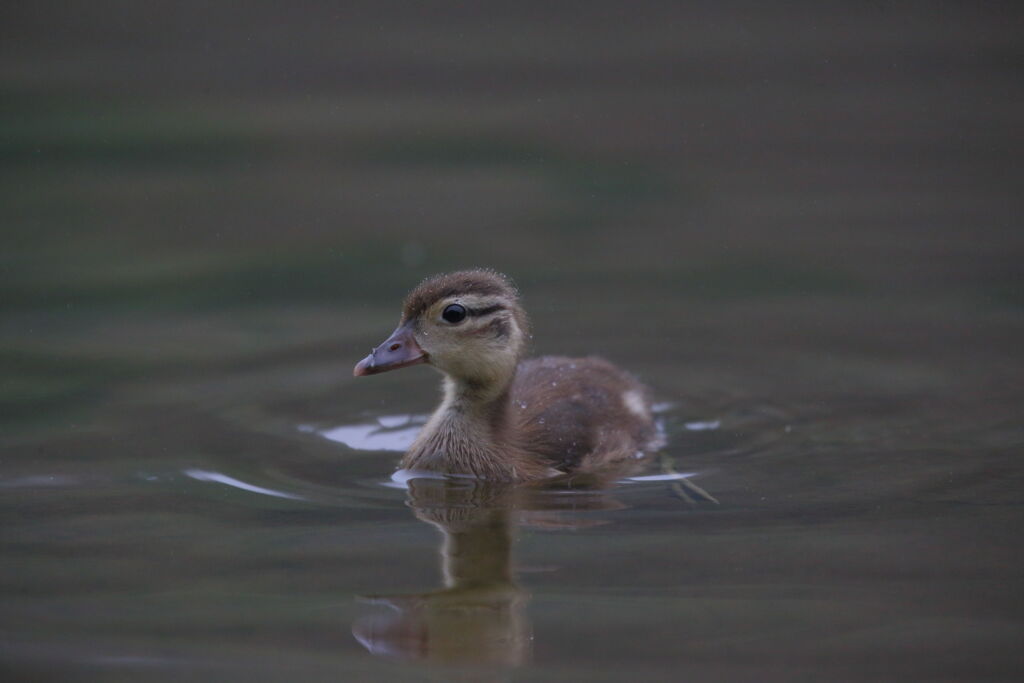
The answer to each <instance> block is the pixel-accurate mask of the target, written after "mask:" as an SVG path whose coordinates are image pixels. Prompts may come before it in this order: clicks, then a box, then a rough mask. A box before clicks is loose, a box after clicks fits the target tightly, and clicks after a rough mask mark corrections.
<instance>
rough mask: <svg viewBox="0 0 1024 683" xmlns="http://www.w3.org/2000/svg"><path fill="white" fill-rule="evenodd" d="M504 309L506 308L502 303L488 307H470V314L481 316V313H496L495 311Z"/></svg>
mask: <svg viewBox="0 0 1024 683" xmlns="http://www.w3.org/2000/svg"><path fill="white" fill-rule="evenodd" d="M503 310H505V307H504V306H502V305H501V304H494V305H493V306H488V307H487V308H478V309H470V310H469V314H470V315H472V316H476V317H479V316H481V315H488V314H490V313H494V312H495V311H503Z"/></svg>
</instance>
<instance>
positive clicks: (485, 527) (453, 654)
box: [352, 479, 531, 666]
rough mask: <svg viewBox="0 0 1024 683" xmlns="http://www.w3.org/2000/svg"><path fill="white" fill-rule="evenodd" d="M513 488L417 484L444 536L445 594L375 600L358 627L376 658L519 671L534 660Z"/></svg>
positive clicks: (424, 507)
mask: <svg viewBox="0 0 1024 683" xmlns="http://www.w3.org/2000/svg"><path fill="white" fill-rule="evenodd" d="M509 492H510V489H508V488H504V487H495V486H493V485H486V484H481V483H479V482H474V481H472V480H464V481H452V480H445V479H414V480H411V481H410V482H409V498H410V503H411V505H412V507H413V510H414V511H415V513H416V516H417V517H418V518H419V519H421V520H423V521H425V522H428V523H430V524H432V525H434V526H436V527H437V528H438V529H440V530H441V533H442V534H443V535H444V541H443V543H442V545H441V559H442V568H443V573H444V588H442V589H439V590H436V591H432V592H429V593H420V594H411V595H389V596H374V597H369V598H367V599H366V600H367V602H369V603H370V604H373V605H375V606H378V607H380V608H381V609H380V610H379V611H377V612H375V613H374V614H371V615H367V616H365V617H363V618H361V619H359V620H358V621H356V623H355V624H354V625H353V627H352V633H353V635H354V636H355V637H356V639H357V640H359V642H360V643H362V644H363V645H364V646H365V647H366V648H367V649H368V650H369V651H370V652H372V653H373V654H377V655H385V656H392V657H403V658H416V659H424V660H428V661H433V662H437V663H465V664H495V665H509V666H513V665H517V664H520V663H522V662H524V661H526V660H527V659H528V658H529V651H530V640H531V634H530V628H529V623H528V622H527V619H526V616H525V605H526V602H527V596H526V593H524V592H523V591H522V590H521V589H520V588H519V587H518V586H517V585H516V584H515V581H514V580H513V577H512V568H511V546H512V541H511V524H510V521H509V515H510V505H509V501H508V500H507V498H508V496H509V495H510V494H509Z"/></svg>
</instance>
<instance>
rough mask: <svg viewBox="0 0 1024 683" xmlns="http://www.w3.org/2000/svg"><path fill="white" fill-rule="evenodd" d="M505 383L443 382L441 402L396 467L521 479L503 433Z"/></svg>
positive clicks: (506, 421) (513, 452)
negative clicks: (496, 385)
mask: <svg viewBox="0 0 1024 683" xmlns="http://www.w3.org/2000/svg"><path fill="white" fill-rule="evenodd" d="M510 384H511V378H509V380H508V381H506V382H503V383H502V385H501V386H498V387H494V386H481V385H477V384H475V383H473V382H467V381H465V380H459V379H455V378H452V377H448V376H446V377H445V381H444V399H443V400H442V401H441V405H440V406H438V408H437V410H436V411H434V414H433V415H432V416H431V418H430V420H429V421H428V422H427V425H426V426H425V427H424V428H423V431H422V432H420V435H419V436H418V437H417V438H416V441H415V442H414V443H413V445H412V446H411V447H410V448H409V451H408V452H407V453H406V455H405V458H403V460H402V467H404V468H407V469H419V470H434V471H443V472H449V473H456V474H471V475H474V476H478V477H481V478H485V479H498V480H514V479H521V478H524V477H523V473H522V472H520V470H522V469H523V468H524V467H525V466H526V465H525V464H524V463H523V462H522V455H521V454H520V453H519V452H518V449H516V448H515V447H514V445H513V444H512V443H511V435H510V434H509V429H508V427H509V423H510V419H509V415H510V408H509V405H510V400H509V387H510Z"/></svg>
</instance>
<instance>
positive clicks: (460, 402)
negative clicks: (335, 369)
mask: <svg viewBox="0 0 1024 683" xmlns="http://www.w3.org/2000/svg"><path fill="white" fill-rule="evenodd" d="M529 338H530V333H529V323H528V319H527V316H526V313H525V311H524V310H523V308H522V306H521V305H520V303H519V293H518V291H517V290H516V288H515V286H514V285H513V284H512V281H511V280H509V278H508V277H506V276H505V275H502V274H501V273H497V272H494V271H490V270H465V271H460V272H455V273H448V274H443V275H436V276H434V277H430V278H428V279H426V280H424V281H423V282H422V283H421V284H420V285H419V286H417V287H416V288H415V289H413V290H412V291H411V292H410V293H409V295H408V296H407V297H406V299H405V302H404V305H403V308H402V317H401V320H400V322H399V325H398V328H397V329H396V330H395V331H394V332H393V333H392V334H391V336H390V337H388V338H387V339H386V340H385V341H384V342H383V343H382V344H381V345H380V346H378V347H376V348H375V349H373V352H372V353H371V354H370V355H369V356H367V357H366V358H364V359H363V360H361V361H359V363H358V364H357V365H356V366H355V368H354V370H353V374H354V375H355V376H357V377H361V376H364V375H373V374H376V373H380V372H387V371H389V370H397V369H398V368H404V367H409V366H412V365H417V364H421V363H426V364H428V365H431V366H433V367H434V368H436V369H437V370H439V371H440V372H441V373H442V374H443V375H444V381H443V388H444V394H443V399H442V401H441V404H440V405H439V406H438V408H437V409H436V411H435V412H434V413H433V415H432V416H431V417H430V419H429V420H428V421H427V424H426V426H425V427H424V428H423V430H422V431H421V432H420V434H419V435H418V436H417V438H416V440H415V441H414V442H413V444H412V445H411V446H410V447H409V450H408V451H407V452H406V454H405V456H404V457H403V458H402V461H401V467H402V468H405V469H409V470H428V471H436V472H444V473H450V474H466V475H471V476H474V477H477V478H481V479H486V480H493V481H506V482H531V481H539V480H544V479H549V478H553V477H559V476H566V475H568V476H578V475H592V476H595V477H601V476H602V473H609V472H613V473H614V475H612V476H621V473H624V472H626V471H629V470H630V469H632V468H634V467H635V464H636V463H637V462H638V461H639V460H640V459H642V458H643V454H644V452H645V451H647V450H649V449H654V448H657V447H659V446H660V445H661V444H660V437H659V433H658V430H657V428H656V426H655V423H654V419H653V416H652V410H651V398H650V392H649V391H648V390H647V388H646V387H645V386H644V385H642V384H641V383H640V382H639V381H637V380H636V379H635V378H634V377H632V376H631V375H629V374H627V373H626V372H624V371H622V370H620V369H619V368H617V367H615V366H614V365H612V364H611V363H609V362H608V361H606V360H603V359H601V358H596V357H587V358H565V357H560V356H545V357H542V358H535V359H530V360H523V356H524V353H525V351H526V347H527V342H528V340H529Z"/></svg>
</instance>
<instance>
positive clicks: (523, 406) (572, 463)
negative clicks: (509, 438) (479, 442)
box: [510, 356, 661, 473]
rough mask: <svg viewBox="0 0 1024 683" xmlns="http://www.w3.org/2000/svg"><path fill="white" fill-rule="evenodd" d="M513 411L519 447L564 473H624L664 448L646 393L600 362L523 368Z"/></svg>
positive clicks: (560, 361)
mask: <svg viewBox="0 0 1024 683" xmlns="http://www.w3.org/2000/svg"><path fill="white" fill-rule="evenodd" d="M510 407H511V413H512V420H511V422H512V425H513V430H514V433H515V434H516V436H517V440H518V442H519V446H520V448H522V449H523V450H525V451H527V452H529V453H532V454H535V455H536V456H539V457H541V458H544V459H545V460H547V461H548V462H550V463H551V465H552V467H554V468H556V469H558V470H561V471H563V472H580V473H584V472H585V473H600V472H603V471H608V470H621V469H622V467H623V466H625V465H627V464H630V463H634V462H636V461H637V460H638V459H639V458H642V457H643V454H644V451H647V450H650V449H655V448H657V447H659V446H660V445H661V444H660V437H659V434H658V430H657V427H656V425H655V423H654V419H653V415H652V411H651V401H650V395H649V392H648V390H647V388H646V387H645V386H644V385H643V384H641V383H640V382H639V381H637V380H636V378H634V377H633V376H631V375H629V374H628V373H626V372H624V371H622V370H620V369H619V368H617V367H615V366H614V365H612V364H611V363H609V362H608V361H606V360H604V359H602V358H596V357H588V358H565V357H560V356H545V357H542V358H533V359H530V360H527V361H524V362H522V363H520V364H519V367H518V370H517V372H516V376H515V379H514V380H513V382H512V386H511V406H510Z"/></svg>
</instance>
